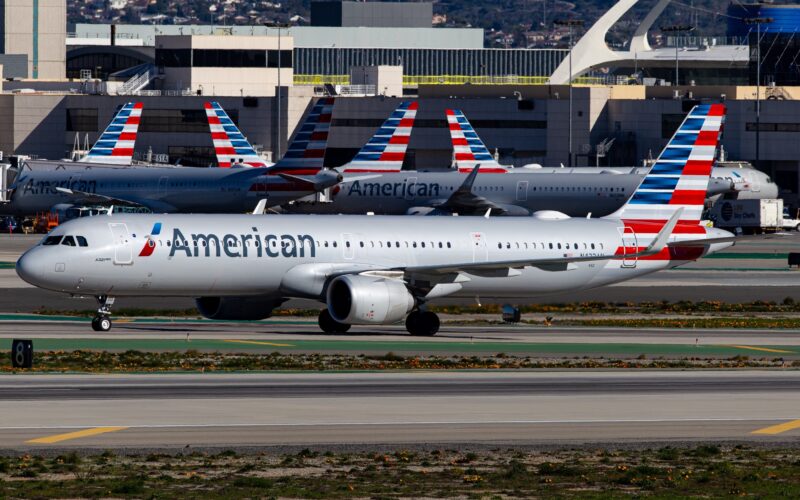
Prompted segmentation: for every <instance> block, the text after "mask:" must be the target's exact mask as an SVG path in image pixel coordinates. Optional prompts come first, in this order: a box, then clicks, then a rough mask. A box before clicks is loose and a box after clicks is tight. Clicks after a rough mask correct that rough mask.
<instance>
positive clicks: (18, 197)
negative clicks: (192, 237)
mask: <svg viewBox="0 0 800 500" xmlns="http://www.w3.org/2000/svg"><path fill="white" fill-rule="evenodd" d="M264 171H265V169H254V168H232V169H222V168H192V167H102V166H79V165H76V164H65V165H64V166H62V168H33V169H31V168H27V167H25V168H23V169H22V170H21V171H20V172H19V174H18V175H17V178H16V180H15V182H14V189H13V191H12V192H11V197H10V203H8V204H6V205H5V206H4V208H0V210H3V211H4V213H9V214H15V215H31V214H35V213H39V212H48V211H50V210H51V209H53V208H54V207H57V206H72V205H83V204H91V203H87V202H86V201H85V199H84V198H82V197H80V196H73V195H69V194H66V193H63V192H59V191H58V190H57V189H56V188H58V187H61V188H65V189H71V190H74V191H82V192H86V193H91V194H96V195H100V196H102V197H110V198H116V199H120V200H127V201H129V202H131V203H132V204H136V205H140V206H142V207H146V208H148V209H150V210H151V211H153V212H158V213H174V212H177V213H195V212H202V213H242V212H247V211H252V210H253V208H254V207H255V206H256V205H257V204H258V201H259V200H260V199H262V198H267V199H268V201H269V204H270V206H272V205H279V204H282V203H286V202H288V201H290V200H293V199H296V198H299V197H302V196H306V195H308V194H310V193H313V190H310V189H308V188H307V187H306V186H298V185H295V184H294V183H292V182H290V181H287V180H285V179H283V178H281V177H278V176H275V175H265V172H264Z"/></svg>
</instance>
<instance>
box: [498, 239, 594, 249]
mask: <svg viewBox="0 0 800 500" xmlns="http://www.w3.org/2000/svg"><path fill="white" fill-rule="evenodd" d="M516 247H517V250H522V249H523V248H524V249H525V250H528V249H533V250H536V249H538V248H541V249H542V250H544V249H548V248H549V249H550V250H556V249H558V250H562V249H564V250H580V249H581V247H580V245H579V244H578V243H573V244H572V245H571V246H570V244H569V243H564V245H563V246H562V245H561V243H548V244H547V245H545V244H544V242H541V243H539V244H538V245H537V244H536V243H535V242H532V243H531V244H530V246H529V245H528V242H526V241H525V242H522V243H520V242H516ZM497 248H498V249H500V250H502V249H503V243H498V244H497ZM505 248H506V250H511V242H508V241H507V242H506V243H505ZM603 248H604V246H603V244H602V243H597V244H595V243H584V244H583V249H584V250H590V249H591V250H597V249H600V250H603Z"/></svg>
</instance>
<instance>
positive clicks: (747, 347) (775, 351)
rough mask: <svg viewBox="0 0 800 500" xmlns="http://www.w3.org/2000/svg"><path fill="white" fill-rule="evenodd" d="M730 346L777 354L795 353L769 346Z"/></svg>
mask: <svg viewBox="0 0 800 500" xmlns="http://www.w3.org/2000/svg"><path fill="white" fill-rule="evenodd" d="M731 347H735V348H737V349H747V350H750V351H761V352H774V353H777V354H796V353H795V352H794V351H783V350H781V349H770V348H769V347H754V346H751V345H732V346H731Z"/></svg>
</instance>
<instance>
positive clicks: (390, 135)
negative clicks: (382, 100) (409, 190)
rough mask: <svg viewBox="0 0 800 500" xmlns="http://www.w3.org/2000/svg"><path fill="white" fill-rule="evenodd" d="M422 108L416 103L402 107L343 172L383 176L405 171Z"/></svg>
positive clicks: (408, 103)
mask: <svg viewBox="0 0 800 500" xmlns="http://www.w3.org/2000/svg"><path fill="white" fill-rule="evenodd" d="M418 107H419V104H418V103H417V102H416V101H413V102H403V103H402V104H400V106H398V108H397V109H396V110H394V112H393V113H392V114H391V116H389V118H387V119H386V121H385V122H383V125H382V126H381V128H380V129H378V131H377V132H376V133H375V135H373V136H372V139H370V140H369V142H367V144H365V145H364V147H363V148H361V151H359V152H358V154H357V155H356V156H355V158H353V161H351V162H350V163H348V164H347V165H345V167H344V168H343V169H342V170H343V171H344V172H381V173H388V172H399V171H400V170H402V169H403V160H404V159H405V157H406V150H407V149H408V140H409V139H410V137H411V129H412V128H413V127H414V119H415V118H416V117H417V108H418Z"/></svg>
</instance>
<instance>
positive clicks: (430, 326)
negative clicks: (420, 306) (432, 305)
mask: <svg viewBox="0 0 800 500" xmlns="http://www.w3.org/2000/svg"><path fill="white" fill-rule="evenodd" d="M439 325H440V324H439V316H437V315H436V314H434V313H432V312H430V311H414V312H412V313H411V314H409V315H408V317H407V318H406V330H408V333H410V334H411V335H413V336H414V337H433V336H434V335H436V333H437V332H438V331H439Z"/></svg>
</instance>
